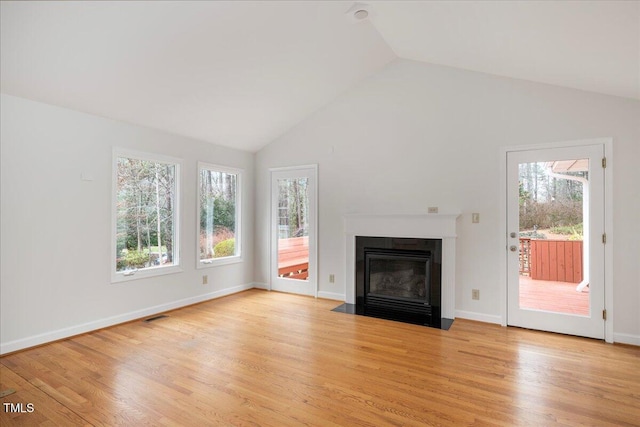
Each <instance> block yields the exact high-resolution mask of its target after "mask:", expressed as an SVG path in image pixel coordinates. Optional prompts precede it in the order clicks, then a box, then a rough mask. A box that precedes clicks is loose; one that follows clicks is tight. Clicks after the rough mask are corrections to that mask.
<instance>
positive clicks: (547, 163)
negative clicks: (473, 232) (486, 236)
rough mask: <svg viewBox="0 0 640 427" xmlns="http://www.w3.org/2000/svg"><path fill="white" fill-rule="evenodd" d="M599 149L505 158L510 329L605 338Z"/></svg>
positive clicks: (549, 151) (517, 154)
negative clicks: (513, 327)
mask: <svg viewBox="0 0 640 427" xmlns="http://www.w3.org/2000/svg"><path fill="white" fill-rule="evenodd" d="M603 150H604V147H603V146H602V145H593V146H582V147H580V146H578V147H563V148H555V149H544V150H527V151H513V152H510V153H508V154H507V174H508V176H507V191H508V195H507V205H508V206H507V226H508V229H507V234H508V247H507V254H508V255H507V257H508V260H507V264H508V289H507V294H508V309H507V323H508V324H509V325H513V326H521V327H526V328H531V329H539V330H545V331H551V332H560V333H566V334H571V335H580V336H586V337H592V338H604V320H603V315H602V310H603V309H604V245H603V242H602V235H603V233H604V173H603V169H602V166H601V160H602V157H603Z"/></svg>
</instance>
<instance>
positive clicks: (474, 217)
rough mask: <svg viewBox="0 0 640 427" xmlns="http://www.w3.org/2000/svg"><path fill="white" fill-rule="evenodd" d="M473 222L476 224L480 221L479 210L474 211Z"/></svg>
mask: <svg viewBox="0 0 640 427" xmlns="http://www.w3.org/2000/svg"><path fill="white" fill-rule="evenodd" d="M471 222H472V223H474V224H477V223H479V222H480V214H479V213H477V212H474V213H472V214H471Z"/></svg>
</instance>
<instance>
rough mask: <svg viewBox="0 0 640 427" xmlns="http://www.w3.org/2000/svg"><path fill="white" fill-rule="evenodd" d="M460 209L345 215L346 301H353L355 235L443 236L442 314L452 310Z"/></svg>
mask: <svg viewBox="0 0 640 427" xmlns="http://www.w3.org/2000/svg"><path fill="white" fill-rule="evenodd" d="M459 216H460V212H445V213H437V214H416V215H411V214H349V215H345V217H344V229H345V237H346V239H345V243H346V252H345V253H346V254H347V257H346V266H345V267H346V268H345V271H346V287H347V289H346V300H347V301H346V302H347V303H348V304H355V302H356V283H355V277H356V272H355V238H356V236H371V237H405V238H419V239H442V317H444V318H447V319H453V318H454V314H455V300H456V298H455V272H456V268H455V265H456V264H455V261H456V219H457V218H458V217H459Z"/></svg>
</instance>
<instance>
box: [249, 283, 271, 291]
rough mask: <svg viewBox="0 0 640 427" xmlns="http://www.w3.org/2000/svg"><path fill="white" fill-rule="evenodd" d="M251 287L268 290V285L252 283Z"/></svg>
mask: <svg viewBox="0 0 640 427" xmlns="http://www.w3.org/2000/svg"><path fill="white" fill-rule="evenodd" d="M252 285H253V287H254V288H256V289H266V290H269V284H268V283H259V282H253V283H252Z"/></svg>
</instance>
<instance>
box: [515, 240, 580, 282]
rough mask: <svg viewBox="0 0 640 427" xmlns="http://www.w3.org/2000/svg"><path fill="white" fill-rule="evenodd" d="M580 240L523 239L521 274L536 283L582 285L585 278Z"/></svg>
mask: <svg viewBox="0 0 640 427" xmlns="http://www.w3.org/2000/svg"><path fill="white" fill-rule="evenodd" d="M582 255H583V254H582V241H581V240H536V239H533V240H532V239H529V238H521V239H520V274H522V275H524V276H530V277H531V278H532V279H534V280H551V281H556V282H569V283H580V282H582V279H583V257H582Z"/></svg>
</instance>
